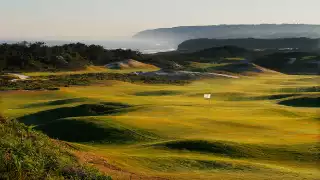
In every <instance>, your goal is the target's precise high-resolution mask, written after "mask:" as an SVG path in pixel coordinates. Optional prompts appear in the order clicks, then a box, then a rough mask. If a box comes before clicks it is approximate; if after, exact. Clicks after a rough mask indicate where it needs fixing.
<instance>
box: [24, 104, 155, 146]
mask: <svg viewBox="0 0 320 180" xmlns="http://www.w3.org/2000/svg"><path fill="white" fill-rule="evenodd" d="M131 110H133V109H132V108H130V106H129V105H127V104H121V103H106V102H105V103H99V104H82V105H78V106H75V107H62V108H57V109H51V110H46V111H41V112H38V113H35V114H30V115H27V116H24V117H21V118H19V121H20V122H23V123H25V124H26V125H33V126H35V127H34V128H35V129H36V130H40V131H42V132H44V133H45V134H47V135H48V136H50V137H52V138H56V139H60V140H65V141H71V142H99V143H118V144H120V143H132V142H138V141H148V140H150V139H153V138H156V137H155V136H154V135H153V134H150V133H148V132H144V131H143V130H140V129H134V128H131V127H125V126H122V125H121V124H116V123H113V122H112V120H111V119H109V118H102V119H101V118H95V117H94V116H99V115H114V114H117V113H123V112H127V111H131ZM89 116H90V117H89Z"/></svg>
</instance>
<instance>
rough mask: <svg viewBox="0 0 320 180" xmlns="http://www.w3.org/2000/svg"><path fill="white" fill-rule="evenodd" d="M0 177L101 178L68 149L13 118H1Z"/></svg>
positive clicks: (19, 178)
mask: <svg viewBox="0 0 320 180" xmlns="http://www.w3.org/2000/svg"><path fill="white" fill-rule="evenodd" d="M0 136H1V141H0V179H17V180H23V179H101V180H111V178H110V177H109V176H105V175H103V174H101V173H99V172H98V171H97V170H96V169H93V168H92V167H89V166H84V165H81V164H80V163H79V162H78V161H77V159H76V158H75V156H73V155H72V154H71V152H70V150H68V149H66V148H64V147H61V146H59V145H58V144H56V143H54V142H53V141H52V140H50V139H49V138H48V137H47V136H45V135H43V134H41V133H37V132H35V131H33V130H31V129H30V128H28V127H26V126H24V125H22V124H20V123H17V122H16V121H14V120H5V119H4V118H1V117H0Z"/></svg>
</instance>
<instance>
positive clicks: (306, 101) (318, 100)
mask: <svg viewBox="0 0 320 180" xmlns="http://www.w3.org/2000/svg"><path fill="white" fill-rule="evenodd" d="M279 104H281V105H285V106H293V107H320V96H318V97H299V98H294V99H288V100H284V101H280V102H279Z"/></svg>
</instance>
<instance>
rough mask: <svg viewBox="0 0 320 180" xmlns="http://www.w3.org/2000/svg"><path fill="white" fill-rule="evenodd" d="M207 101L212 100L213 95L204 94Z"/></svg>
mask: <svg viewBox="0 0 320 180" xmlns="http://www.w3.org/2000/svg"><path fill="white" fill-rule="evenodd" d="M203 97H204V98H205V99H210V98H211V94H204V96H203Z"/></svg>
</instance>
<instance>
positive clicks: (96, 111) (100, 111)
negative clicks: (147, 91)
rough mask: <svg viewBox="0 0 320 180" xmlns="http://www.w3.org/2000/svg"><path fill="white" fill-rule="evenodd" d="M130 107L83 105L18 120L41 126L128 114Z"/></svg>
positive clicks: (105, 104) (102, 104) (103, 104)
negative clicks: (53, 122)
mask: <svg viewBox="0 0 320 180" xmlns="http://www.w3.org/2000/svg"><path fill="white" fill-rule="evenodd" d="M129 107H130V106H129V105H127V104H121V103H100V104H82V105H79V106H75V107H62V108H57V109H51V110H47V111H41V112H38V113H35V114H30V115H27V116H23V117H21V118H19V119H18V120H19V121H20V122H23V123H25V124H26V125H40V124H45V123H48V122H51V121H55V120H58V119H63V118H68V117H81V116H98V115H110V114H115V113H121V112H127V111H130V110H132V109H130V108H129Z"/></svg>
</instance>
